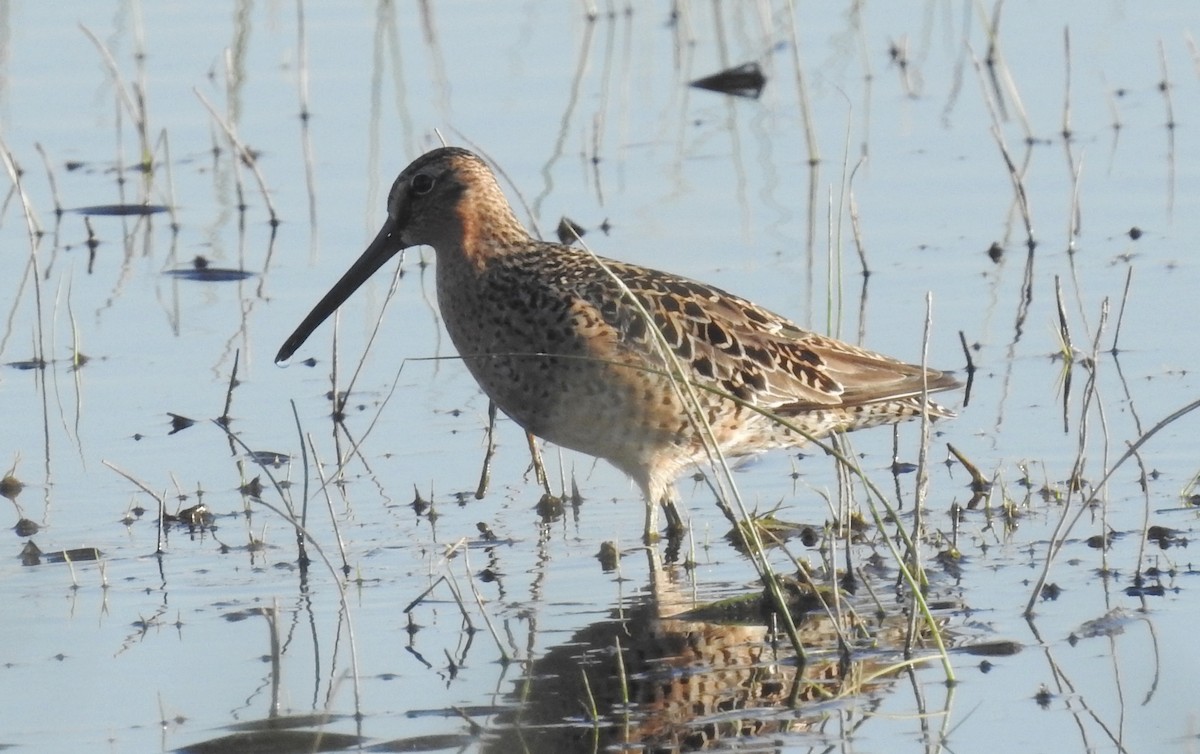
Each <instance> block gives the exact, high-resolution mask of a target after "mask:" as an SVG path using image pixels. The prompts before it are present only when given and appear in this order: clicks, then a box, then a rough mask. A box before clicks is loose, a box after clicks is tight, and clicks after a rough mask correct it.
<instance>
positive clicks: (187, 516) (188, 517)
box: [163, 503, 216, 527]
mask: <svg viewBox="0 0 1200 754" xmlns="http://www.w3.org/2000/svg"><path fill="white" fill-rule="evenodd" d="M215 518H216V517H215V516H213V514H212V512H211V511H209V509H208V506H207V505H205V504H204V503H196V504H195V505H193V506H192V507H190V508H184V509H182V510H181V511H179V512H178V513H175V514H171V513H163V523H164V524H180V525H181V526H187V527H194V526H200V527H210V526H212V524H213V521H214V520H215Z"/></svg>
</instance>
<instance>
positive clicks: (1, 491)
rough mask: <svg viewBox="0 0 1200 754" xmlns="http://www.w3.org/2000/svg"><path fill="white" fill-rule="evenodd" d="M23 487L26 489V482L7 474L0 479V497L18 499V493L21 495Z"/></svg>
mask: <svg viewBox="0 0 1200 754" xmlns="http://www.w3.org/2000/svg"><path fill="white" fill-rule="evenodd" d="M23 489H25V483H24V482H22V481H21V480H20V479H17V478H16V477H15V476H13V475H12V474H5V475H4V478H3V479H0V497H6V498H8V499H9V500H16V499H17V495H20V494H21V490H23Z"/></svg>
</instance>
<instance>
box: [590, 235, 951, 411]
mask: <svg viewBox="0 0 1200 754" xmlns="http://www.w3.org/2000/svg"><path fill="white" fill-rule="evenodd" d="M577 253H578V252H577ZM603 261H604V262H605V264H606V266H607V267H608V268H609V270H611V271H612V272H613V273H614V274H616V275H618V276H620V277H621V279H622V281H623V282H624V283H625V285H626V286H627V287H628V288H629V290H630V292H632V293H633V294H634V295H635V296H636V297H637V299H638V301H640V302H641V304H642V306H643V307H645V309H646V310H647V312H648V313H649V314H650V315H651V317H652V319H653V321H654V324H655V326H656V327H657V328H658V330H659V332H660V333H662V335H663V337H664V338H665V340H666V342H667V343H668V344H670V346H671V348H672V350H673V351H674V353H675V356H676V357H677V358H679V359H680V361H681V362H683V364H684V365H685V366H689V367H690V369H691V372H692V374H693V375H694V376H695V378H696V379H697V380H699V381H701V382H704V383H709V384H712V385H714V386H715V387H717V388H718V389H721V390H724V391H726V392H729V393H730V394H732V395H735V396H737V397H738V398H740V399H742V400H746V401H749V402H750V403H752V404H754V405H758V406H762V407H764V408H770V409H773V410H777V411H784V412H787V413H791V412H794V411H805V410H810V409H814V408H820V407H831V406H854V405H862V404H866V403H874V402H879V401H885V400H894V399H900V398H906V397H911V396H914V395H919V394H920V393H921V391H922V387H923V383H924V382H926V381H927V382H928V389H929V390H931V391H933V390H944V389H948V388H950V387H953V386H954V385H956V384H957V383H956V382H955V381H954V380H953V379H952V378H949V377H948V376H946V375H943V374H941V373H940V372H935V371H932V370H931V371H929V372H928V373H923V371H922V370H921V368H920V367H917V366H912V365H909V364H905V363H903V362H900V361H897V360H895V359H892V358H889V357H887V356H883V355H881V354H877V353H874V352H871V351H867V350H865V349H861V348H858V347H856V346H852V345H850V344H848V343H843V342H841V341H838V340H835V339H833V338H829V337H826V336H823V335H819V334H817V333H813V332H809V331H807V330H804V329H803V328H800V327H799V326H797V325H795V324H794V323H792V322H790V321H789V320H787V319H785V318H783V317H781V316H779V315H778V314H775V313H774V312H771V311H769V310H767V309H763V308H762V307H760V306H757V305H755V304H753V303H751V302H750V301H747V300H745V299H743V298H740V297H738V296H735V295H733V294H730V293H728V292H726V291H723V290H721V289H719V288H714V287H712V286H709V285H705V284H703V283H699V282H696V281H694V280H689V279H687V278H683V277H679V276H676V275H671V274H668V273H663V272H658V271H655V270H648V269H645V268H642V267H638V266H635V265H628V264H624V263H621V262H615V261H610V260H603ZM591 282H592V283H593V285H592V286H588V287H589V288H593V287H594V286H595V285H599V286H600V287H608V286H615V285H616V284H615V283H613V282H612V280H611V278H607V276H605V277H604V278H603V279H594V280H593V281H591ZM590 293H592V294H593V295H594V294H596V293H598V291H595V290H593V291H590ZM612 293H613V292H612V290H611V289H610V290H609V291H608V292H607V295H600V296H596V297H594V298H593V295H589V298H593V300H596V301H602V303H601V304H600V308H601V315H602V316H603V317H604V319H605V320H606V321H607V322H609V323H610V324H611V325H613V326H614V327H616V328H617V329H618V330H619V331H620V332H621V334H622V336H623V337H624V339H625V342H626V344H627V345H628V346H629V347H632V348H636V349H640V350H645V351H646V352H647V353H652V351H651V350H649V349H651V348H652V347H653V343H652V338H651V336H650V334H649V331H648V329H647V328H646V327H645V322H644V321H643V320H642V318H641V317H640V316H639V315H637V314H636V310H635V309H634V307H632V306H629V304H628V301H627V299H626V300H625V303H622V304H618V303H616V302H617V301H619V299H616V297H614V296H613V295H612ZM923 374H927V377H925V378H924V379H923Z"/></svg>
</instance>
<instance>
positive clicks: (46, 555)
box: [21, 540, 102, 566]
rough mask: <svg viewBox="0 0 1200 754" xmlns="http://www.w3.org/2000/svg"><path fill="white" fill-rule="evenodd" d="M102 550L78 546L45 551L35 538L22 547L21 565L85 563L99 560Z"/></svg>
mask: <svg viewBox="0 0 1200 754" xmlns="http://www.w3.org/2000/svg"><path fill="white" fill-rule="evenodd" d="M101 554H102V553H101V552H100V550H98V549H97V548H95V547H76V548H73V549H70V550H52V551H50V552H43V551H42V549H41V548H40V547H38V546H37V545H36V544H35V543H34V542H33V540H29V541H28V542H26V543H25V545H24V547H22V548H21V565H25V566H36V565H41V564H43V563H67V562H71V563H83V562H87V561H92V560H99V559H100V556H101Z"/></svg>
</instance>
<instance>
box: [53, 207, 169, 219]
mask: <svg viewBox="0 0 1200 754" xmlns="http://www.w3.org/2000/svg"><path fill="white" fill-rule="evenodd" d="M168 209H169V208H168V207H166V206H163V205H161V204H96V205H94V206H91V207H76V208H75V209H72V210H69V211H70V212H74V213H76V214H79V215H110V216H112V217H129V216H131V215H133V216H145V215H157V214H160V213H162V212H166V211H168Z"/></svg>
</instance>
